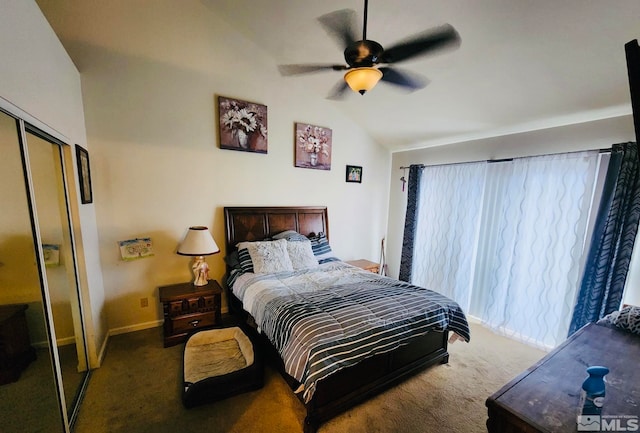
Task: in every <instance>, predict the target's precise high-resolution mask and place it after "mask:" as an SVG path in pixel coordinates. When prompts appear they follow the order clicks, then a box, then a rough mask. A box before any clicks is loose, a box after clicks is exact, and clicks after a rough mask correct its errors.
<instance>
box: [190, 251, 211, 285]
mask: <svg viewBox="0 0 640 433" xmlns="http://www.w3.org/2000/svg"><path fill="white" fill-rule="evenodd" d="M191 269H193V277H194V278H193V285H194V286H206V285H207V284H209V265H207V262H205V261H204V256H196V257H195V258H194V259H193V265H192V266H191Z"/></svg>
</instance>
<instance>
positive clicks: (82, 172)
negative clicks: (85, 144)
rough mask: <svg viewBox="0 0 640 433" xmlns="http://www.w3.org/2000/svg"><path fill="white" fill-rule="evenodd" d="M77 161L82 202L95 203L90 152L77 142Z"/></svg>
mask: <svg viewBox="0 0 640 433" xmlns="http://www.w3.org/2000/svg"><path fill="white" fill-rule="evenodd" d="M76 163H77V164H78V183H79V184H80V200H81V201H82V204H87V203H93V191H92V190H91V167H90V166H89V152H87V150H86V149H84V148H82V147H80V146H78V145H77V144H76Z"/></svg>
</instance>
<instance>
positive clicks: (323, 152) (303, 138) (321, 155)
mask: <svg viewBox="0 0 640 433" xmlns="http://www.w3.org/2000/svg"><path fill="white" fill-rule="evenodd" d="M331 134H332V133H331V129H329V128H324V127H322V126H315V125H309V124H308V123H296V144H295V146H296V151H295V158H296V159H295V166H296V167H304V168H315V169H318V170H331V138H332V137H331Z"/></svg>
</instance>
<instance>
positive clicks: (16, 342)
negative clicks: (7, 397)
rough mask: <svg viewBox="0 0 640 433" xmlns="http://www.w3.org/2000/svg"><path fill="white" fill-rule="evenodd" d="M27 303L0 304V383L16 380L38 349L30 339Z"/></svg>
mask: <svg viewBox="0 0 640 433" xmlns="http://www.w3.org/2000/svg"><path fill="white" fill-rule="evenodd" d="M26 309H27V305H26V304H16V305H1V306H0V385H3V384H5V383H10V382H15V381H16V380H18V378H19V377H20V374H21V373H22V371H23V370H24V369H25V368H27V366H28V365H29V363H31V361H33V360H35V359H36V351H35V350H34V349H33V348H32V347H31V342H30V341H29V329H28V328H27V319H26V316H25V310H26Z"/></svg>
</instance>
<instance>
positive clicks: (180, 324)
mask: <svg viewBox="0 0 640 433" xmlns="http://www.w3.org/2000/svg"><path fill="white" fill-rule="evenodd" d="M169 321H170V323H171V329H172V331H173V332H190V331H193V330H194V329H200V328H206V327H211V326H215V325H216V315H215V313H213V312H211V313H198V314H187V315H185V316H180V317H174V318H170V319H169Z"/></svg>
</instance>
